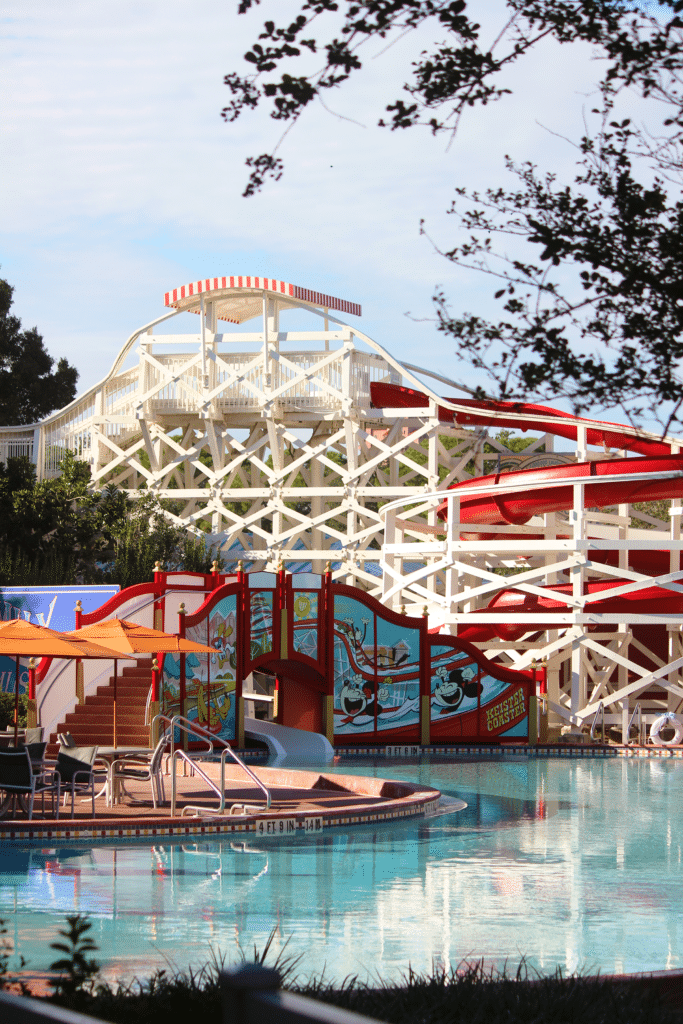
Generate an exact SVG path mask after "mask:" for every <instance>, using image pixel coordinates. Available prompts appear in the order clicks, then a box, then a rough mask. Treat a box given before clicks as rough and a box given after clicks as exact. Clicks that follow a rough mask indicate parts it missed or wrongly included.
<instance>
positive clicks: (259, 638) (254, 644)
mask: <svg viewBox="0 0 683 1024" xmlns="http://www.w3.org/2000/svg"><path fill="white" fill-rule="evenodd" d="M264 575H265V574H264ZM249 597H250V604H249V613H250V622H251V652H250V653H251V659H252V661H253V660H254V659H256V658H260V656H261V655H262V654H270V652H271V651H272V650H273V592H272V591H271V590H265V591H264V590H257V591H255V592H254V593H253V594H250V595H249Z"/></svg>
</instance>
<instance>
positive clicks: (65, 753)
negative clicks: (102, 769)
mask: <svg viewBox="0 0 683 1024" xmlns="http://www.w3.org/2000/svg"><path fill="white" fill-rule="evenodd" d="M96 757H97V747H60V748H59V753H58V754H57V765H56V768H55V772H56V774H57V775H58V776H59V780H60V786H61V789H62V792H63V793H64V804H65V806H66V798H67V796H68V794H69V793H71V817H72V818H73V816H74V805H75V801H76V794H77V793H78V794H80V793H89V794H90V796H91V797H92V816H93V818H94V817H95V772H94V770H93V765H94V763H95V758H96Z"/></svg>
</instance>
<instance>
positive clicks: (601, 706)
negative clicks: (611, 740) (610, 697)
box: [591, 701, 605, 745]
mask: <svg viewBox="0 0 683 1024" xmlns="http://www.w3.org/2000/svg"><path fill="white" fill-rule="evenodd" d="M598 718H600V719H602V742H603V745H604V743H605V705H604V704H603V703H602V701H600V703H599V704H598V710H597V711H596V712H595V718H594V719H593V724H592V725H591V741H593V742H595V730H596V727H597V724H598Z"/></svg>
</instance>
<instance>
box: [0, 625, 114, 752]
mask: <svg viewBox="0 0 683 1024" xmlns="http://www.w3.org/2000/svg"><path fill="white" fill-rule="evenodd" d="M0 654H4V655H7V656H9V657H13V658H15V659H16V676H15V680H14V745H15V747H16V745H17V740H18V738H19V659H20V658H22V657H23V658H116V657H118V655H117V652H116V651H115V650H111V649H110V648H108V647H104V646H102V645H100V644H97V643H92V642H90V641H88V640H86V639H83V640H79V639H78V638H76V637H72V636H69V635H67V634H65V633H58V632H57V630H55V629H49V627H48V626H38V625H36V624H35V623H34V622H28V621H27V620H26V619H9V620H8V621H6V622H0Z"/></svg>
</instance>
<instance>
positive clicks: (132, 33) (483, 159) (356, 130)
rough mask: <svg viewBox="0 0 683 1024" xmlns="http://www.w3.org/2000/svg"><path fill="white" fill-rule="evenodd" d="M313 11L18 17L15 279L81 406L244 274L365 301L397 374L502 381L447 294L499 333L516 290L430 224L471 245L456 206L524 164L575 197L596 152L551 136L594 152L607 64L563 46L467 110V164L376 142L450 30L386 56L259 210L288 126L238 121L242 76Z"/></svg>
mask: <svg viewBox="0 0 683 1024" xmlns="http://www.w3.org/2000/svg"><path fill="white" fill-rule="evenodd" d="M470 6H471V5H470ZM481 8H482V5H477V10H476V15H477V18H478V19H479V20H480V21H481V23H482V38H483V39H491V40H493V39H494V38H495V36H496V35H497V34H498V32H499V31H500V28H501V27H502V25H503V24H504V21H505V8H504V4H503V3H502V2H500V0H487V3H486V5H485V7H484V10H483V11H482V9H481ZM298 9H299V5H298V4H296V3H293V2H291V0H263V3H262V4H261V6H260V7H257V8H256V9H255V11H253V12H250V13H249V14H248V15H247V16H238V15H237V13H236V12H237V0H193V2H187V0H163V2H158V0H98V2H97V3H92V0H86V2H81V0H32V2H31V3H29V2H26V0H24V2H19V0H5V2H4V3H3V5H2V12H1V13H0V68H2V72H1V74H0V118H1V119H2V121H1V124H0V132H1V137H2V140H3V141H2V152H3V156H2V160H0V274H1V275H2V276H3V277H4V278H6V279H7V280H8V281H9V282H10V284H12V285H13V286H14V288H15V296H14V300H15V304H14V309H13V312H14V313H15V314H16V315H18V316H19V317H20V318H21V319H22V321H23V324H24V326H25V327H32V326H34V325H36V326H37V327H38V329H39V330H40V332H41V333H42V334H43V337H44V339H45V344H46V347H47V348H48V351H49V352H50V353H51V354H52V355H53V356H55V357H60V356H66V357H67V359H68V360H69V361H70V362H71V363H73V364H74V365H76V367H77V368H78V370H79V372H80V382H79V391H82V390H84V389H85V388H86V387H88V386H90V385H92V384H93V383H95V382H96V381H98V380H99V379H101V378H102V377H103V376H104V375H105V374H106V373H107V371H108V370H109V368H110V366H111V364H112V363H113V361H114V359H115V357H116V354H117V352H118V351H119V349H120V348H121V346H122V345H123V344H124V342H125V340H126V338H127V337H128V336H129V335H130V334H131V333H132V332H133V331H134V330H135V329H136V328H138V327H139V326H141V325H142V324H145V323H147V322H149V321H150V320H153V319H154V318H155V317H157V316H160V315H162V314H163V313H164V306H163V296H164V293H165V292H166V291H168V290H169V289H171V288H174V287H176V286H179V285H181V284H185V283H188V282H190V281H195V280H198V279H199V278H202V277H214V276H217V275H221V276H222V275H224V274H253V275H258V276H266V277H274V278H278V279H282V280H285V281H289V282H292V283H294V284H298V285H302V286H303V287H306V288H311V289H314V290H317V291H322V292H327V293H331V294H333V295H336V296H339V297H342V298H345V299H350V300H352V301H355V302H359V303H361V305H362V307H363V316H362V318H360V319H359V320H358V321H355V320H354V318H349V320H350V321H351V320H354V322H357V323H358V324H359V326H360V327H361V329H362V330H363V331H365V333H367V334H369V335H370V336H371V337H372V338H374V339H375V340H376V341H378V342H380V343H381V344H382V345H384V346H385V347H386V348H388V349H389V351H390V352H391V353H392V354H393V355H394V356H396V357H397V358H399V359H401V360H404V361H408V362H413V363H417V364H419V365H421V366H425V367H426V368H428V369H432V370H436V371H437V372H440V373H442V374H446V375H447V376H449V377H452V378H454V379H456V380H462V381H464V382H465V383H468V384H470V385H473V384H474V383H482V381H481V380H478V379H477V378H476V377H474V376H473V374H472V372H471V371H470V370H469V368H468V367H467V366H466V365H464V364H462V363H459V362H458V360H457V359H456V357H455V354H454V346H453V343H452V342H450V341H449V340H448V338H447V337H444V336H443V335H441V334H440V333H439V332H438V331H437V330H436V326H435V323H434V312H433V307H432V302H431V297H432V295H433V293H434V290H435V287H436V286H441V287H443V289H444V291H445V292H446V294H447V295H448V296H449V299H450V302H451V306H452V309H453V311H454V312H478V313H480V314H483V315H487V314H488V315H495V311H496V309H497V306H495V305H494V304H493V302H492V300H491V296H492V293H493V291H494V290H495V285H494V284H492V283H491V282H490V281H487V280H486V279H484V278H482V277H478V276H475V275H473V274H472V273H468V272H466V271H463V270H460V269H459V268H457V267H455V266H453V265H452V264H449V263H448V262H447V261H446V260H445V259H444V258H443V257H442V256H440V255H439V254H438V252H436V251H435V249H434V247H433V245H432V242H431V241H430V240H429V238H428V237H425V235H421V234H420V221H421V220H422V219H424V221H425V227H426V229H427V231H428V233H429V236H430V238H431V239H433V240H434V242H436V243H437V244H438V245H440V246H442V247H445V248H448V247H450V246H452V245H453V244H454V243H455V242H456V240H457V238H458V235H457V230H456V225H455V223H454V220H453V218H448V217H447V216H446V215H445V212H446V210H447V209H448V207H449V206H450V203H451V201H452V199H453V197H454V189H455V188H456V187H457V186H463V185H464V186H469V187H477V188H484V187H486V186H488V185H492V186H493V185H512V184H513V182H514V179H513V178H511V177H509V176H508V175H507V174H506V172H505V169H504V156H505V154H509V155H510V156H511V157H513V159H516V160H518V161H521V160H531V161H533V162H534V163H537V164H538V165H539V166H540V167H541V168H544V169H545V168H549V169H553V170H555V171H556V172H557V173H558V177H559V178H560V179H564V180H567V181H570V180H571V178H572V177H573V169H574V165H575V160H576V153H575V150H574V149H573V148H572V146H571V145H570V144H569V143H568V142H567V141H565V140H563V139H561V138H559V137H558V135H557V134H551V132H549V131H548V128H552V129H553V131H554V132H556V133H560V134H561V135H564V136H567V137H568V138H572V139H578V138H579V137H580V135H581V134H582V131H583V121H582V116H583V112H584V110H586V109H590V106H591V103H592V97H591V89H592V88H593V83H594V82H595V81H596V79H597V78H598V76H599V72H600V65H599V64H596V62H595V60H594V59H593V54H592V52H591V49H590V48H589V47H588V46H584V45H575V46H571V47H569V46H564V47H562V46H559V45H557V44H555V43H553V42H548V43H545V44H544V45H543V46H541V47H539V48H538V49H536V50H535V51H533V53H532V54H531V55H530V56H527V57H525V59H524V60H523V61H521V62H519V64H518V65H517V67H516V68H515V69H514V70H513V71H512V72H511V73H510V74H509V75H508V78H507V80H506V82H505V83H504V84H505V85H507V86H508V87H509V88H511V89H512V90H513V96H512V97H507V98H505V99H504V100H502V101H501V102H499V103H495V104H492V105H490V106H488V107H487V108H485V109H476V110H473V111H471V112H467V114H466V115H465V117H464V119H463V122H462V124H461V127H460V130H459V132H458V135H457V137H456V138H455V140H454V141H453V142H452V144H451V145H450V146H447V144H446V140H445V139H443V138H433V137H432V136H431V135H430V134H429V132H428V130H427V129H411V130H410V131H406V132H394V133H391V132H389V131H388V130H382V129H378V128H376V127H375V125H376V122H377V120H378V118H379V117H380V116H381V115H382V113H383V108H384V106H385V105H386V103H387V102H390V101H392V100H393V99H395V98H396V97H397V96H398V95H399V94H400V89H401V85H402V83H403V82H404V81H405V79H406V77H407V72H406V67H407V65H408V64H409V62H410V60H411V59H414V57H415V55H416V54H417V53H419V51H420V49H421V48H422V47H424V46H426V45H429V44H430V43H432V42H433V41H434V33H433V31H432V30H429V31H427V32H426V33H424V32H423V33H422V34H421V35H415V34H412V35H409V36H406V37H404V38H403V39H401V40H399V41H397V42H396V43H395V44H394V45H393V46H391V48H390V49H388V50H387V51H386V52H384V53H380V51H381V50H382V47H381V46H380V45H378V44H374V43H373V44H370V45H369V46H367V47H366V48H365V50H364V52H363V59H364V63H365V67H364V70H363V72H362V74H361V75H359V76H358V78H357V79H356V80H354V81H352V82H351V83H350V84H349V85H347V86H345V87H344V88H343V89H341V90H339V91H337V92H335V93H334V95H331V96H328V97H327V100H326V103H327V106H328V107H329V108H330V110H331V111H333V113H332V112H330V110H326V109H325V108H324V107H323V106H322V105H321V104H318V103H315V104H314V105H313V106H312V107H311V109H310V110H309V111H308V112H307V113H306V115H305V116H304V117H303V118H302V119H301V120H300V122H299V123H298V124H297V125H296V126H295V127H294V128H293V129H292V131H291V132H289V134H288V136H287V138H286V139H285V141H284V143H283V144H282V146H281V149H280V151H279V154H278V155H280V156H281V157H282V158H283V159H284V161H285V175H284V177H283V178H282V180H281V181H280V182H279V183H277V184H270V185H268V186H267V187H266V189H265V190H264V192H262V193H261V194H258V195H257V196H255V197H254V198H251V199H244V198H242V197H241V193H242V191H243V189H244V186H245V183H246V178H247V170H246V168H245V166H244V161H245V158H246V157H247V156H248V155H250V154H258V153H262V152H266V151H269V150H270V149H271V148H272V145H273V144H274V142H275V141H276V140H277V138H278V136H279V131H280V129H279V125H278V123H276V122H274V121H272V120H270V119H269V118H268V117H267V115H266V113H265V111H264V112H257V113H256V114H254V115H245V116H244V117H243V118H240V119H239V120H238V121H237V122H236V123H234V124H232V125H228V124H226V123H225V122H224V121H223V120H222V118H221V116H220V111H221V109H222V108H223V107H224V106H226V105H227V103H228V102H229V99H230V94H229V91H228V89H227V88H226V87H225V85H224V84H223V76H224V75H225V74H226V73H228V72H231V71H237V72H238V73H240V74H243V73H245V70H246V69H247V65H246V64H245V63H244V61H243V60H242V56H243V54H244V52H245V51H246V50H247V49H248V48H249V46H250V45H251V44H252V43H253V42H254V41H255V39H256V37H257V35H258V32H259V30H260V27H261V24H262V22H263V21H264V20H265V19H266V18H267V17H269V16H271V17H277V18H278V20H281V19H282V20H284V17H285V15H286V14H287V13H289V12H292V13H294V12H296V11H298ZM593 98H594V97H593ZM406 314H409V315H406ZM187 317H188V321H189V322H190V323H191V325H192V326H191V327H189V329H191V330H194V329H196V319H195V318H191V317H190V316H189V314H188V315H187ZM179 319H180V318H179ZM173 329H176V328H175V327H174V328H173Z"/></svg>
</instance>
